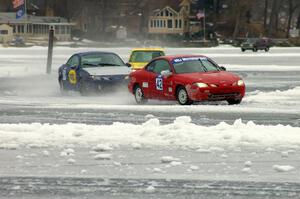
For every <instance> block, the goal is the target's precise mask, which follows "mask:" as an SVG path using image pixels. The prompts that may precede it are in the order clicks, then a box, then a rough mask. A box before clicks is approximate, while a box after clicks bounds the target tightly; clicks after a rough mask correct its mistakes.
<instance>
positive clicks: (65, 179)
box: [0, 47, 300, 199]
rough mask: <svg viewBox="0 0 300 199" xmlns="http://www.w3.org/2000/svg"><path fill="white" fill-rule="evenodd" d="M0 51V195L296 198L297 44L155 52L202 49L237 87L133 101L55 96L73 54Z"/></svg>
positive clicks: (118, 96)
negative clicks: (211, 94) (239, 98)
mask: <svg viewBox="0 0 300 199" xmlns="http://www.w3.org/2000/svg"><path fill="white" fill-rule="evenodd" d="M87 50H88V51H92V50H104V51H112V52H116V53H118V54H119V55H120V56H121V57H122V58H123V59H124V60H125V61H127V59H128V56H129V53H130V48H110V49H85V48H66V47H58V48H55V49H54V60H53V73H52V74H51V75H45V70H46V69H45V65H46V54H47V49H46V48H44V47H32V48H0V61H1V64H0V80H1V84H0V123H1V124H0V162H1V163H2V164H1V166H0V197H1V198H3V197H5V198H13V199H14V198H184V197H189V198H241V199H244V198H299V197H300V195H299V194H300V188H299V187H300V178H299V176H300V175H299V174H300V159H299V157H300V156H299V153H300V139H299V137H300V78H299V77H300V65H299V63H300V56H299V54H300V48H273V49H271V51H270V52H268V53H265V52H258V53H253V52H246V53H242V52H240V49H238V48H233V47H217V48H208V49H205V48H204V49H193V48H191V49H186V48H182V49H181V48H177V49H174V48H167V49H166V51H167V53H168V54H190V53H192V54H204V55H207V56H210V57H212V58H213V59H214V60H216V61H217V62H218V63H219V64H220V65H223V66H226V68H227V70H228V71H232V72H235V73H237V74H239V75H240V76H241V77H243V79H244V80H245V82H246V85H247V94H246V97H245V98H244V100H243V102H242V103H241V104H240V105H238V106H228V105H227V103H225V102H220V103H219V102H217V103H199V104H196V105H193V106H188V107H186V106H184V107H183V106H179V105H177V103H175V102H160V101H150V102H149V104H147V105H143V106H138V105H136V104H135V102H134V99H133V96H132V95H131V94H129V93H128V92H127V91H126V90H124V89H123V90H122V89H120V91H118V92H116V93H113V94H104V95H99V96H90V97H82V96H80V95H78V94H76V93H69V94H68V95H67V96H61V95H60V92H59V87H58V82H57V69H58V67H59V66H60V65H61V64H62V63H64V62H66V60H67V59H68V57H70V56H71V55H72V54H73V53H75V52H81V51H87Z"/></svg>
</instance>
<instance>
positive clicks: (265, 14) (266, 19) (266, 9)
mask: <svg viewBox="0 0 300 199" xmlns="http://www.w3.org/2000/svg"><path fill="white" fill-rule="evenodd" d="M268 8H269V0H265V9H264V28H265V29H266V28H267V21H268Z"/></svg>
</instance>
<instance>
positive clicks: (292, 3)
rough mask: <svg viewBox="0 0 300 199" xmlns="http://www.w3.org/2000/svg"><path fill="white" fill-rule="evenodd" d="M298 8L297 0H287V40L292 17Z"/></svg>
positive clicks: (299, 5)
mask: <svg viewBox="0 0 300 199" xmlns="http://www.w3.org/2000/svg"><path fill="white" fill-rule="evenodd" d="M299 7H300V2H299V0H288V8H289V12H288V24H287V28H286V37H287V38H288V37H289V36H290V29H291V23H292V19H293V15H294V13H295V11H296V10H297V9H298V8H299Z"/></svg>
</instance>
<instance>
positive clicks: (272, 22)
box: [268, 0, 281, 36]
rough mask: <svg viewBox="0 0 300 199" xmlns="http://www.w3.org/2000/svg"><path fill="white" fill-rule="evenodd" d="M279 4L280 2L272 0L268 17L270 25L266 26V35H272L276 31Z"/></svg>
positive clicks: (279, 0)
mask: <svg viewBox="0 0 300 199" xmlns="http://www.w3.org/2000/svg"><path fill="white" fill-rule="evenodd" d="M280 2H281V0H273V3H272V10H271V15H270V23H269V26H268V35H269V36H271V35H274V34H275V32H277V29H278V13H279V10H280Z"/></svg>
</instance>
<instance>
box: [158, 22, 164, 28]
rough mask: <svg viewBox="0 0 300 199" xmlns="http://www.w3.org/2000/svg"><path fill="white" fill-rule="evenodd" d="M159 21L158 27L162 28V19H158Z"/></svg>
mask: <svg viewBox="0 0 300 199" xmlns="http://www.w3.org/2000/svg"><path fill="white" fill-rule="evenodd" d="M159 23H160V26H159V27H160V28H162V27H163V21H162V20H159Z"/></svg>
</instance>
